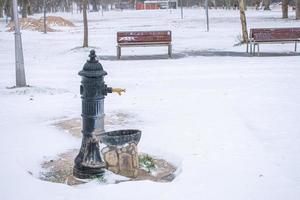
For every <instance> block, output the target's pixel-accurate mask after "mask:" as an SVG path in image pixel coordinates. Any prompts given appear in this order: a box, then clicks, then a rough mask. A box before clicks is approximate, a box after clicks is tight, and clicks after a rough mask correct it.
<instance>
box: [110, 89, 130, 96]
mask: <svg viewBox="0 0 300 200" xmlns="http://www.w3.org/2000/svg"><path fill="white" fill-rule="evenodd" d="M111 91H112V92H115V93H118V95H120V96H121V95H122V92H126V90H125V89H123V88H112V90H111Z"/></svg>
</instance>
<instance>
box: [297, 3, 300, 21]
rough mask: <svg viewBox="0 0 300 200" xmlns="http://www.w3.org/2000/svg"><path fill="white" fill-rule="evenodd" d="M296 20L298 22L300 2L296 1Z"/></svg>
mask: <svg viewBox="0 0 300 200" xmlns="http://www.w3.org/2000/svg"><path fill="white" fill-rule="evenodd" d="M296 19H298V20H300V0H296Z"/></svg>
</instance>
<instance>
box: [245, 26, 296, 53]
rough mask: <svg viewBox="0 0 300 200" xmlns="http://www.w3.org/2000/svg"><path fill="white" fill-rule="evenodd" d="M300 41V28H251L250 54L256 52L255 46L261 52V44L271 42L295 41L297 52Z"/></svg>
mask: <svg viewBox="0 0 300 200" xmlns="http://www.w3.org/2000/svg"><path fill="white" fill-rule="evenodd" d="M298 42H300V28H253V29H250V36H249V43H248V44H247V52H248V45H250V54H255V47H256V46H257V52H258V53H259V44H261V43H265V44H271V43H280V44H284V43H295V52H297V43H298Z"/></svg>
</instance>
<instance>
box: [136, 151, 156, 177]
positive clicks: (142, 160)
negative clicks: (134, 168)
mask: <svg viewBox="0 0 300 200" xmlns="http://www.w3.org/2000/svg"><path fill="white" fill-rule="evenodd" d="M139 164H140V166H141V168H142V169H145V170H146V171H147V172H148V173H150V172H151V171H153V170H155V169H156V166H155V163H154V160H153V158H152V157H150V156H149V155H148V154H145V155H140V156H139Z"/></svg>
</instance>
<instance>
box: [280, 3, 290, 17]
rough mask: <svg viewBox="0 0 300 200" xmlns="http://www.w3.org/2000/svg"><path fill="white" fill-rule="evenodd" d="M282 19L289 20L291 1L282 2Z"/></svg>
mask: <svg viewBox="0 0 300 200" xmlns="http://www.w3.org/2000/svg"><path fill="white" fill-rule="evenodd" d="M281 8H282V18H283V19H285V18H288V17H289V16H288V10H289V9H288V8H289V0H282V7H281Z"/></svg>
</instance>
